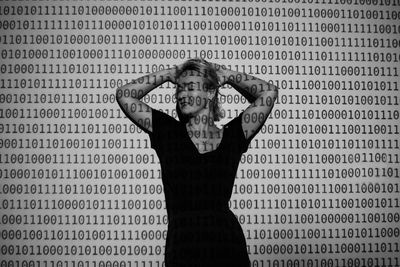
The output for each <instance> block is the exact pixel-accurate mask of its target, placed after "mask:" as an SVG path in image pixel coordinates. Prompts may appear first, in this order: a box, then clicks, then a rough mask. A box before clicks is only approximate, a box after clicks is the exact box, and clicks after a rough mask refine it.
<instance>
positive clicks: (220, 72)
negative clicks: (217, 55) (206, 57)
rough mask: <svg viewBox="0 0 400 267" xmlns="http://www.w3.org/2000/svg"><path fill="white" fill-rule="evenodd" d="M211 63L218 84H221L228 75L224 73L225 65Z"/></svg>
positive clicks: (225, 80)
mask: <svg viewBox="0 0 400 267" xmlns="http://www.w3.org/2000/svg"><path fill="white" fill-rule="evenodd" d="M211 64H212V65H213V67H214V70H215V72H216V73H217V76H218V83H219V85H220V86H223V85H224V84H225V83H226V82H227V80H228V77H227V75H226V67H225V65H219V64H217V63H211Z"/></svg>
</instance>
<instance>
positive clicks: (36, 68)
mask: <svg viewBox="0 0 400 267" xmlns="http://www.w3.org/2000/svg"><path fill="white" fill-rule="evenodd" d="M399 37H400V2H399V1H398V0H376V1H373V0H372V1H371V0H340V1H339V0H322V1H321V0H302V1H299V0H298V1H293V0H292V1H289V0H285V1H279V0H276V1H246V2H233V1H216V2H205V1H124V2H115V1H61V2H53V1H35V2H28V1H2V2H0V50H1V53H0V198H1V201H0V217H1V220H0V232H1V235H0V243H1V244H0V265H1V266H146V267H147V266H149V267H150V266H162V265H163V254H164V244H165V236H166V229H167V228H166V227H167V216H166V210H165V200H164V193H163V188H162V183H161V175H160V166H159V162H158V158H157V155H156V154H155V152H154V151H153V150H152V149H151V148H150V141H149V138H148V136H147V135H146V134H145V133H144V132H142V131H141V130H140V129H138V128H137V127H136V126H135V125H134V124H133V123H131V122H130V120H129V119H127V118H126V117H125V116H124V115H123V113H122V111H121V110H120V108H119V106H118V104H117V103H116V99H115V90H116V88H117V87H119V86H121V85H123V84H125V83H127V82H129V81H131V80H132V79H136V78H138V77H140V76H143V75H145V74H147V73H151V72H154V71H157V70H160V69H163V68H169V67H171V66H173V65H177V64H180V63H182V62H183V61H184V60H186V59H188V58H193V57H202V58H205V59H206V60H208V61H211V62H215V63H219V64H224V65H226V66H227V67H228V68H231V69H233V70H237V71H241V72H246V73H248V74H251V75H254V76H256V77H259V78H261V79H264V80H267V81H270V82H272V83H273V84H274V85H277V86H278V87H279V88H280V94H279V99H278V101H277V103H276V105H275V107H274V109H273V111H272V113H271V115H270V117H269V118H268V120H267V122H266V123H265V125H264V126H263V128H262V129H261V131H260V132H259V134H258V135H257V136H256V137H255V138H254V140H253V141H252V143H251V147H250V148H249V150H248V151H247V153H246V154H244V155H243V156H242V160H241V164H240V166H239V169H238V172H237V179H236V181H235V185H234V188H233V193H232V198H231V202H230V207H231V209H232V210H233V212H234V213H235V214H236V215H237V216H238V219H239V222H240V223H241V224H242V228H243V232H244V234H245V237H246V239H247V244H248V253H249V255H250V258H251V261H252V264H253V266H374V267H375V266H399V264H400V263H399V255H400V252H399V250H400V248H399V235H400V232H399V225H400V224H399V221H400V216H399V212H400V203H399V196H400V186H399V182H400V180H399V166H400V164H399V151H400V150H399V141H400V137H399V136H400V135H399V124H400V123H399V98H400V94H399V86H400V79H399V74H400V70H399V66H400V64H399V61H400V49H399V48H400V38H399ZM221 93H222V94H223V95H224V96H223V97H222V98H221V102H222V107H223V108H224V110H225V118H224V119H223V120H222V121H221V124H225V123H227V122H228V121H229V120H230V119H232V118H233V117H235V116H236V115H238V114H239V112H240V111H242V110H243V109H245V108H246V107H247V105H248V103H247V102H246V100H245V99H244V98H243V97H242V96H240V95H239V94H238V93H237V92H236V91H235V90H234V89H233V88H231V87H229V86H226V87H225V88H223V89H222V90H221ZM144 100H145V102H146V103H148V104H149V105H151V106H152V107H154V108H157V109H160V110H163V111H164V112H166V113H168V114H170V115H172V116H174V117H176V113H175V99H174V89H173V88H172V85H170V84H164V85H163V86H161V87H160V88H157V89H156V90H155V91H153V92H152V93H150V94H149V95H148V96H146V97H145V99H144Z"/></svg>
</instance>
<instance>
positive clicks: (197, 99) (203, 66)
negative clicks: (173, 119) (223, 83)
mask: <svg viewBox="0 0 400 267" xmlns="http://www.w3.org/2000/svg"><path fill="white" fill-rule="evenodd" d="M175 81H176V85H177V86H176V98H177V105H176V109H177V113H178V117H179V119H180V120H181V121H187V120H188V119H189V118H190V117H191V116H194V115H196V113H197V112H199V111H201V110H203V109H209V110H210V111H211V112H212V115H213V117H214V120H215V121H218V120H219V119H220V118H221V117H222V116H221V115H222V114H221V110H220V107H219V103H218V88H219V86H220V85H219V82H218V76H217V73H216V72H215V69H214V67H213V66H212V65H211V64H210V63H209V62H207V61H205V60H203V59H189V60H187V61H186V62H185V63H184V64H183V65H182V67H181V68H180V69H179V70H178V71H177V72H176V75H175Z"/></svg>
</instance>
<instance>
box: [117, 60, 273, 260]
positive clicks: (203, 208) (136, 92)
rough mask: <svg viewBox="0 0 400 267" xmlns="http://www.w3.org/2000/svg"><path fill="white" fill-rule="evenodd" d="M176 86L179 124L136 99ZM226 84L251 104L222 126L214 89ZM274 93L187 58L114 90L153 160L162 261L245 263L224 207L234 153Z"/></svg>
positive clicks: (241, 241) (238, 232)
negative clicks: (162, 209)
mask: <svg viewBox="0 0 400 267" xmlns="http://www.w3.org/2000/svg"><path fill="white" fill-rule="evenodd" d="M167 81H169V82H172V83H174V84H176V99H177V106H176V108H177V112H178V117H179V121H177V120H175V119H174V118H172V117H170V116H168V115H167V114H165V113H162V112H160V111H158V110H156V109H152V108H150V107H149V106H148V105H147V104H145V103H143V102H141V101H140V99H141V98H142V97H143V96H145V95H146V94H147V93H149V92H150V91H152V90H153V89H154V88H156V87H158V86H159V85H161V84H162V83H164V82H167ZM224 84H229V85H231V86H232V87H233V88H235V89H236V90H237V91H239V93H241V94H242V95H243V96H245V97H246V99H247V100H249V101H250V102H251V104H250V105H249V106H248V107H247V108H246V110H244V111H243V112H242V113H240V115H239V116H238V117H236V118H234V119H233V120H231V121H230V122H229V123H227V124H226V125H225V126H224V127H223V128H222V129H220V128H218V127H217V126H216V125H215V123H214V121H217V120H219V118H220V117H221V111H220V109H219V105H218V88H219V87H220V86H222V85H224ZM277 95H278V92H277V88H276V87H275V86H273V85H271V84H269V83H267V82H265V81H263V80H260V79H258V78H255V77H252V76H249V75H246V74H244V73H239V72H235V71H232V70H228V69H226V68H225V67H223V66H219V65H217V64H211V63H209V62H207V61H205V60H201V59H192V60H188V61H186V62H185V63H184V64H182V65H179V66H177V67H176V68H172V69H167V70H161V71H158V72H155V73H152V74H149V75H146V76H144V77H141V78H139V79H137V80H135V81H133V82H132V83H129V84H126V85H124V86H122V87H121V88H118V89H117V99H118V103H119V105H120V107H121V108H122V109H123V110H124V112H125V114H126V116H127V117H129V118H130V119H131V120H132V121H133V122H134V123H135V124H136V125H137V126H139V127H140V128H141V129H143V130H144V131H145V132H146V133H148V134H149V136H150V140H151V147H152V148H154V149H155V150H156V152H157V155H158V157H159V159H160V163H161V171H162V182H163V186H164V192H165V198H166V206H167V213H168V221H169V223H168V233H167V240H166V247H165V263H166V266H167V267H171V266H174V267H175V266H202V267H204V266H249V265H250V261H249V257H248V255H247V248H246V241H245V238H244V235H243V231H242V229H241V227H240V224H239V222H238V221H237V219H236V217H235V216H234V214H233V213H232V212H231V211H230V210H229V207H228V202H229V199H230V196H231V193H232V187H233V183H234V180H235V175H236V171H237V168H238V164H239V160H240V158H241V155H242V153H244V152H246V151H247V147H248V145H249V143H250V141H251V139H252V138H253V137H254V135H255V134H256V133H257V132H258V131H259V129H260V128H261V127H262V125H263V124H264V122H265V120H266V119H267V117H268V114H269V113H270V112H271V109H272V107H273V104H274V101H275V99H276V97H277Z"/></svg>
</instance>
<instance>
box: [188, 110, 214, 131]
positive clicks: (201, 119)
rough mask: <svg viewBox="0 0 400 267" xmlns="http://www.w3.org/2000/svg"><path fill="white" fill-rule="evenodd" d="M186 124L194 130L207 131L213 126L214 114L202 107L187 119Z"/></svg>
mask: <svg viewBox="0 0 400 267" xmlns="http://www.w3.org/2000/svg"><path fill="white" fill-rule="evenodd" d="M188 126H189V127H190V128H191V129H192V130H194V131H201V132H203V131H209V129H210V128H214V127H215V124H214V114H213V113H212V112H211V110H210V109H203V110H201V111H200V112H199V113H198V114H196V115H195V116H193V117H191V118H190V119H189V121H188Z"/></svg>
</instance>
